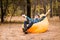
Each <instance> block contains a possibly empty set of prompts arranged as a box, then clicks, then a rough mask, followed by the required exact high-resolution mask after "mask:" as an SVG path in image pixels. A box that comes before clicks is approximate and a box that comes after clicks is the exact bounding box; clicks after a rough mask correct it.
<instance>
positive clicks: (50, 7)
mask: <svg viewBox="0 0 60 40" xmlns="http://www.w3.org/2000/svg"><path fill="white" fill-rule="evenodd" d="M50 9H51V11H50V17H52V0H50Z"/></svg>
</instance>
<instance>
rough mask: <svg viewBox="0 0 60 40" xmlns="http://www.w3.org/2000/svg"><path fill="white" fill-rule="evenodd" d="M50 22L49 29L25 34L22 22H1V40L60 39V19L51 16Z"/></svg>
mask: <svg viewBox="0 0 60 40" xmlns="http://www.w3.org/2000/svg"><path fill="white" fill-rule="evenodd" d="M49 23H50V24H49V28H48V31H47V32H45V33H40V34H24V33H23V32H22V24H17V23H8V24H0V40H60V21H59V19H58V18H56V17H53V18H50V19H49Z"/></svg>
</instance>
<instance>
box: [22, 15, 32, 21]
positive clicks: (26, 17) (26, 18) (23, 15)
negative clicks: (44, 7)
mask: <svg viewBox="0 0 60 40" xmlns="http://www.w3.org/2000/svg"><path fill="white" fill-rule="evenodd" d="M22 17H24V18H26V19H28V20H29V21H32V20H33V19H31V18H29V17H27V16H26V15H22Z"/></svg>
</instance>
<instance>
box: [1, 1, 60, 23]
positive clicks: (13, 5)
mask: <svg viewBox="0 0 60 40" xmlns="http://www.w3.org/2000/svg"><path fill="white" fill-rule="evenodd" d="M27 5H29V6H28V8H27ZM29 9H30V10H31V11H28V10H29ZM48 9H51V11H50V14H49V17H51V18H52V17H53V16H58V17H59V18H60V0H29V1H28V0H0V22H2V23H3V22H20V20H22V19H21V18H20V16H21V14H22V13H25V14H27V11H28V15H30V14H31V17H32V16H34V14H35V13H39V14H42V13H44V14H45V13H46V12H47V10H48ZM30 12H31V13H30Z"/></svg>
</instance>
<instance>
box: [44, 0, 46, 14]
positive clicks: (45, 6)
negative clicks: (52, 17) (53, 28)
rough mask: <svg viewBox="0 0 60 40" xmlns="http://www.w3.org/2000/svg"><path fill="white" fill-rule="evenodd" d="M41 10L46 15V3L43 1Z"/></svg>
mask: <svg viewBox="0 0 60 40" xmlns="http://www.w3.org/2000/svg"><path fill="white" fill-rule="evenodd" d="M43 8H44V14H46V2H45V0H43Z"/></svg>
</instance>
